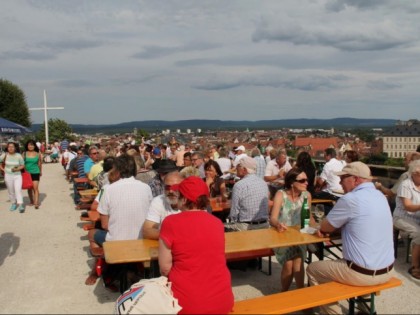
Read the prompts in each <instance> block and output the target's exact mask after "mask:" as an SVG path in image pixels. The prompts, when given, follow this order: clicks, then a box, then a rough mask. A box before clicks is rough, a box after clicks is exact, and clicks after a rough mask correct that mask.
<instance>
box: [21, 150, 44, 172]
mask: <svg viewBox="0 0 420 315" xmlns="http://www.w3.org/2000/svg"><path fill="white" fill-rule="evenodd" d="M24 160H25V169H26V171H27V172H28V173H31V174H39V173H41V171H40V169H39V165H38V162H39V154H38V153H37V154H36V156H33V157H30V156H27V155H26V152H25V154H24Z"/></svg>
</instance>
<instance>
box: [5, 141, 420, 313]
mask: <svg viewBox="0 0 420 315" xmlns="http://www.w3.org/2000/svg"><path fill="white" fill-rule="evenodd" d="M172 140H173V141H172ZM172 140H171V141H170V142H169V143H168V144H167V146H164V145H152V144H150V143H149V142H147V141H142V143H141V144H140V145H135V144H123V145H118V146H116V147H111V146H109V145H100V144H96V145H81V144H78V143H76V142H69V141H67V140H63V141H62V142H61V143H60V145H58V146H56V145H54V147H57V148H58V152H59V156H58V157H54V159H58V160H60V161H61V163H62V165H63V168H64V170H65V172H66V179H67V180H70V181H72V177H73V176H74V175H73V174H75V173H77V178H78V179H84V180H78V181H76V180H74V181H73V185H74V203H75V205H76V208H80V207H81V206H82V203H81V201H80V194H79V190H80V188H81V186H82V187H85V188H86V187H92V188H95V189H97V190H98V191H99V194H98V196H97V197H96V198H97V202H98V212H99V213H100V222H99V224H98V225H97V226H96V228H95V229H92V230H90V231H89V234H88V238H89V241H90V243H91V246H92V247H101V246H102V244H103V243H104V242H105V241H111V240H129V239H139V238H148V239H154V240H159V266H160V272H161V274H162V275H165V276H168V278H169V280H170V281H171V282H172V289H173V292H174V296H175V297H176V298H177V299H179V303H180V305H181V306H182V307H183V310H182V311H181V312H182V313H195V312H198V311H200V312H202V311H203V310H205V312H208V313H227V312H229V311H230V309H231V307H232V305H233V294H232V289H231V280H230V273H229V270H228V269H227V266H226V260H225V255H224V236H223V235H224V233H225V232H232V233H234V232H235V231H242V230H252V229H266V228H270V227H273V228H275V229H277V230H278V231H279V233H281V232H283V231H285V230H287V229H288V228H289V227H291V226H295V225H298V224H300V220H301V217H300V215H301V213H300V212H301V208H302V203H303V202H304V200H306V201H307V202H308V203H309V207H310V205H311V200H312V199H313V198H321V199H329V200H332V201H333V204H334V206H333V207H332V209H328V210H329V211H326V215H325V217H324V218H323V220H322V221H321V222H320V223H319V224H317V223H316V222H315V220H314V218H313V217H312V216H311V225H312V226H314V227H317V228H318V232H317V233H318V235H320V236H322V235H323V234H329V233H332V232H334V231H340V232H341V237H342V240H343V259H340V260H335V261H319V262H313V263H311V264H310V265H309V266H308V268H307V270H306V271H307V275H308V278H309V283H310V284H311V285H317V284H321V283H324V282H328V281H332V280H335V281H338V282H342V283H348V284H353V285H361V286H365V285H373V284H378V283H383V282H386V281H388V279H389V278H390V277H391V276H392V272H393V271H392V270H393V263H394V245H393V226H395V227H397V228H398V229H399V230H401V231H405V232H407V233H409V235H410V237H411V238H412V243H413V251H412V253H413V254H412V266H411V267H410V269H409V273H410V275H412V277H413V278H415V279H420V233H419V232H420V228H419V226H420V211H419V210H420V153H411V154H409V155H407V164H406V165H407V168H408V170H407V172H406V173H404V174H403V175H402V176H401V178H400V180H399V181H398V182H397V183H396V184H395V186H394V187H393V188H392V189H388V188H386V187H384V186H382V185H381V184H379V183H373V181H372V179H373V178H372V176H371V172H370V169H369V167H368V166H367V165H366V164H364V163H362V162H360V161H358V156H357V153H356V152H354V151H349V152H346V154H345V155H344V159H337V156H336V151H335V150H334V149H332V148H327V149H325V155H324V156H325V160H326V163H325V165H324V167H323V170H322V172H320V173H318V174H317V171H316V168H315V165H314V163H313V161H312V157H311V156H310V154H309V153H308V152H306V151H301V152H299V154H298V155H297V157H296V158H294V159H293V160H294V161H292V159H291V158H289V157H288V156H287V153H286V151H285V150H278V151H276V150H274V149H273V150H271V151H270V153H269V154H267V156H266V157H264V156H263V155H262V154H261V152H260V150H259V149H258V148H253V149H251V150H248V151H247V150H246V149H245V147H244V146H243V145H239V146H237V147H235V148H226V147H223V146H216V145H209V146H208V148H204V149H203V148H201V149H200V150H194V148H193V147H192V146H191V145H189V144H180V143H178V142H176V140H175V139H172ZM52 154H54V153H52ZM52 154H51V155H52ZM42 161H43V156H42V153H41V152H40V149H39V146H38V145H37V143H36V142H35V141H32V140H31V141H28V142H27V143H26V144H25V152H24V153H23V154H22V155H21V154H19V153H18V152H17V146H16V144H14V143H9V144H8V146H7V152H6V153H5V154H3V155H2V156H1V157H0V162H2V166H1V169H2V170H4V171H5V179H6V185H7V188H8V192H9V198H10V200H11V202H12V205H11V208H10V210H11V211H14V210H16V209H19V211H21V212H22V208H23V209H24V205H23V200H22V190H21V188H20V187H21V184H22V182H21V175H20V174H21V173H20V171H21V170H22V169H23V168H26V169H27V171H28V172H30V173H31V176H32V180H33V182H34V186H33V189H32V190H31V191H29V192H28V195H29V198H30V202H31V204H30V205H34V206H35V207H36V208H38V207H39V205H40V198H39V189H38V187H39V181H40V178H41V176H42ZM232 183H233V187H232V186H231V184H232ZM214 197H221V198H223V199H231V208H230V214H229V216H228V220H227V222H222V221H221V220H220V219H219V218H217V217H215V216H213V215H212V214H211V207H210V203H209V199H210V198H214ZM392 198H396V207H395V211H394V209H391V208H390V204H391V205H392ZM392 213H393V214H392ZM209 239H211V242H208V240H209ZM250 241H252V240H250ZM274 252H275V255H276V258H277V260H278V262H279V264H280V265H281V266H282V271H281V275H280V283H281V290H282V291H287V290H289V288H290V286H291V284H292V282H293V279H294V280H295V284H296V287H297V288H301V287H303V286H304V279H305V269H304V261H305V257H306V253H307V249H306V247H305V246H293V247H289V248H279V249H275V251H274ZM96 280H97V275H96V273H95V270H92V272H91V273H90V275H89V277H88V278H87V279H86V282H85V283H86V284H87V285H92V284H94V283H95V282H96ZM323 312H325V313H339V312H341V311H340V310H339V309H338V305H337V304H334V305H328V306H325V307H324V308H323Z"/></svg>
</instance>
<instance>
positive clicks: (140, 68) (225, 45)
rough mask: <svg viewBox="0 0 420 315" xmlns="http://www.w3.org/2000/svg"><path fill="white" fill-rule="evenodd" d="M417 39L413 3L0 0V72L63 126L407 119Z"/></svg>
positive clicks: (37, 119)
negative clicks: (233, 121)
mask: <svg viewBox="0 0 420 315" xmlns="http://www.w3.org/2000/svg"><path fill="white" fill-rule="evenodd" d="M419 39H420V1H415V0H412V1H410V0H407V1H404V2H400V1H391V0H381V1H379V0H371V1H362V0H283V1H250V0H241V1H239V0H237V1H218V0H215V1H199V2H198V1H192V0H182V1H181V0H179V1H135V0H125V1H110V0H109V1H96V0H90V1H82V0H73V1H65V0H27V1H24V0H19V1H15V0H3V1H0V69H1V70H0V78H3V79H6V80H9V81H11V82H13V83H14V84H16V85H18V86H19V87H20V88H21V89H22V90H23V91H24V93H25V95H26V96H27V103H28V107H29V108H34V107H41V106H43V91H44V89H45V90H46V91H47V95H48V106H50V107H56V106H63V107H64V110H50V111H49V112H48V115H49V118H60V119H64V120H66V121H67V122H69V123H71V124H117V123H123V122H130V121H144V120H169V121H170V120H186V119H220V120H250V121H256V120H270V119H296V118H317V119H330V118H338V117H352V118H384V119H402V120H408V119H413V118H420V117H419V116H420V106H419V104H418V103H419V99H420V97H419V96H420V89H419V86H420V76H419V73H420V71H419V70H420V69H419V68H420V66H419V64H418V60H419V54H420V44H419ZM31 119H32V121H33V123H42V122H43V113H42V112H41V111H31Z"/></svg>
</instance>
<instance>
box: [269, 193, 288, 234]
mask: <svg viewBox="0 0 420 315" xmlns="http://www.w3.org/2000/svg"><path fill="white" fill-rule="evenodd" d="M282 206H283V195H282V193H281V192H277V193H276V195H275V196H274V203H273V208H272V209H271V214H270V225H271V226H272V227H275V228H276V229H277V231H280V232H281V231H284V230H287V227H286V225H284V224H283V223H281V222H279V215H280V211H281V210H280V209H281V208H282Z"/></svg>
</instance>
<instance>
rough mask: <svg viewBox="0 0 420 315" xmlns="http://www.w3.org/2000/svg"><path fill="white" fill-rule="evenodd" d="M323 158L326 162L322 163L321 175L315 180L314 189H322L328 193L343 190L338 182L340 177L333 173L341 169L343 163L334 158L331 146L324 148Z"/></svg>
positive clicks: (334, 153)
mask: <svg viewBox="0 0 420 315" xmlns="http://www.w3.org/2000/svg"><path fill="white" fill-rule="evenodd" d="M325 160H326V161H327V162H326V163H325V165H324V168H323V170H322V173H321V175H320V176H319V177H318V178H317V180H316V187H315V190H316V191H319V190H322V191H325V192H328V193H332V192H334V191H335V192H341V191H343V187H342V186H341V184H340V177H338V176H337V175H336V174H335V173H337V172H340V171H341V170H342V169H343V167H344V163H342V162H341V161H339V160H337V159H336V152H335V150H334V149H333V148H328V149H326V150H325Z"/></svg>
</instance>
